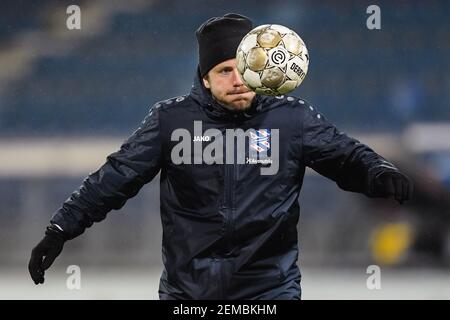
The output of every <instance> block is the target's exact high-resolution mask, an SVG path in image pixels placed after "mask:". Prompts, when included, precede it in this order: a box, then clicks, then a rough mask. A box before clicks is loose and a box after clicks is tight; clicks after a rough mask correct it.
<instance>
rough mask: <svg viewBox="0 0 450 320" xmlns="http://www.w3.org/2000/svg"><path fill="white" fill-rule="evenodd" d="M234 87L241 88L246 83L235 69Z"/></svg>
mask: <svg viewBox="0 0 450 320" xmlns="http://www.w3.org/2000/svg"><path fill="white" fill-rule="evenodd" d="M233 85H234V86H235V87H240V86H242V85H244V83H243V82H242V79H241V76H240V75H239V71H238V70H237V69H234V71H233Z"/></svg>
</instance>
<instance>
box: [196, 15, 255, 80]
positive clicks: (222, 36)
mask: <svg viewBox="0 0 450 320" xmlns="http://www.w3.org/2000/svg"><path fill="white" fill-rule="evenodd" d="M250 30H252V21H251V20H250V19H249V18H247V17H245V16H242V15H240V14H236V13H227V14H225V15H224V16H223V17H214V18H211V19H209V20H207V21H206V22H204V23H203V24H202V25H201V26H200V27H199V28H198V29H197V31H196V33H195V34H196V36H197V41H198V53H199V66H200V74H201V76H202V77H204V76H205V75H206V74H207V73H208V71H209V70H211V69H212V68H213V67H214V66H216V65H217V64H219V63H221V62H223V61H226V60H228V59H233V58H235V57H236V50H237V47H238V46H239V43H240V42H241V40H242V38H244V36H245V35H246V34H247V33H248V32H249V31H250Z"/></svg>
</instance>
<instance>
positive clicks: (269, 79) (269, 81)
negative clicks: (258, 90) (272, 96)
mask: <svg viewBox="0 0 450 320" xmlns="http://www.w3.org/2000/svg"><path fill="white" fill-rule="evenodd" d="M284 78H285V75H284V72H283V71H282V70H281V69H280V68H271V69H265V70H264V71H263V73H262V76H261V83H262V84H263V85H265V86H266V87H267V88H270V89H276V88H278V87H279V86H280V85H281V84H282V83H283V81H284Z"/></svg>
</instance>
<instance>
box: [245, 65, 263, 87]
mask: <svg viewBox="0 0 450 320" xmlns="http://www.w3.org/2000/svg"><path fill="white" fill-rule="evenodd" d="M242 78H243V80H244V82H245V83H247V85H248V86H249V87H251V88H258V87H261V85H262V83H261V78H260V76H259V73H257V72H255V71H252V70H250V69H247V70H245V72H244V75H243V76H242Z"/></svg>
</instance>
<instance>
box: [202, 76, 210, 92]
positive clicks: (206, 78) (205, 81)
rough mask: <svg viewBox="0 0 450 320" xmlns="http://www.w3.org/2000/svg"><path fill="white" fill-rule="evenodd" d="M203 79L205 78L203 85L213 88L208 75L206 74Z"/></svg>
mask: <svg viewBox="0 0 450 320" xmlns="http://www.w3.org/2000/svg"><path fill="white" fill-rule="evenodd" d="M202 80H203V85H204V86H205V88H206V89H211V85H210V84H209V81H208V75H206V76H204V77H203V79H202Z"/></svg>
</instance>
